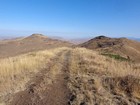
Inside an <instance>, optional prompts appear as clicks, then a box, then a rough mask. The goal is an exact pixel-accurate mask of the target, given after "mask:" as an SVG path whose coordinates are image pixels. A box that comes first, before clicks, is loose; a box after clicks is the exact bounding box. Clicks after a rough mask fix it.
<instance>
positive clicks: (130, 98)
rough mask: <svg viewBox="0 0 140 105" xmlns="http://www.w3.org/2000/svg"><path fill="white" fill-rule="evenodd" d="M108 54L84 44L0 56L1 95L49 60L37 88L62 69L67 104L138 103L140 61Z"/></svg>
mask: <svg viewBox="0 0 140 105" xmlns="http://www.w3.org/2000/svg"><path fill="white" fill-rule="evenodd" d="M66 52H68V54H65V53H66ZM61 54H62V55H61ZM63 55H65V56H63ZM107 56H111V57H107ZM107 56H104V55H100V54H99V53H98V52H96V51H92V50H87V49H86V48H73V49H72V48H56V49H52V50H45V51H39V52H31V53H27V54H24V55H20V56H16V57H11V58H6V59H1V60H0V76H1V77H0V81H1V82H0V95H1V97H2V96H4V95H7V94H9V93H10V94H13V93H15V92H18V91H21V90H24V89H25V84H27V82H28V81H29V80H30V79H31V77H33V76H34V75H35V74H37V73H38V72H39V71H40V70H42V69H45V68H47V66H49V65H50V64H51V65H52V66H51V68H50V71H49V72H48V74H47V75H46V74H44V77H43V80H42V81H41V83H40V82H39V84H38V85H39V88H42V87H40V84H41V86H46V85H47V84H48V83H49V81H50V83H55V82H54V81H52V80H53V78H56V75H58V74H63V72H64V71H65V72H66V73H68V74H67V76H69V77H66V78H68V84H67V86H68V88H69V89H70V92H71V96H70V100H69V104H70V105H95V104H99V105H124V104H128V105H133V104H138V103H139V101H140V100H139V98H140V92H139V88H140V84H139V82H140V65H139V64H135V63H134V62H128V61H127V60H123V62H122V59H123V58H122V57H121V56H118V55H112V54H111V55H110V54H109V55H107ZM55 57H56V58H57V59H54V58H55ZM112 58H115V59H119V60H114V59H112ZM51 59H53V62H51ZM58 59H59V60H58ZM120 59H121V60H120ZM55 60H56V62H55ZM50 62H51V63H50ZM65 66H66V67H65ZM63 69H64V71H62V70H63ZM65 69H66V70H65ZM45 76H47V77H45ZM57 78H58V77H57ZM40 80H41V79H40ZM57 80H58V79H57ZM46 81H47V82H46ZM56 82H57V81H56ZM44 83H45V84H44ZM43 84H44V85H43ZM38 85H37V86H36V88H38ZM36 88H35V89H36ZM43 89H46V88H45V87H44V88H43ZM43 89H36V90H34V91H36V92H38V94H42V93H41V92H40V91H44V90H43Z"/></svg>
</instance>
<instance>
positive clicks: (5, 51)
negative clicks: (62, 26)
mask: <svg viewBox="0 0 140 105" xmlns="http://www.w3.org/2000/svg"><path fill="white" fill-rule="evenodd" d="M64 46H71V43H69V42H66V41H60V40H56V39H51V38H49V37H47V36H44V35H42V34H32V35H30V36H28V37H22V38H17V39H10V40H3V41H0V58H1V57H9V56H15V55H18V54H23V53H27V52H31V51H38V50H44V49H51V48H56V47H64Z"/></svg>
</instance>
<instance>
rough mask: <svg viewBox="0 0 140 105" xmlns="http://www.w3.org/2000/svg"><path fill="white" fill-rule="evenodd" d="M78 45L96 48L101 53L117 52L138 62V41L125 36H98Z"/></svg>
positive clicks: (139, 43) (139, 51)
mask: <svg viewBox="0 0 140 105" xmlns="http://www.w3.org/2000/svg"><path fill="white" fill-rule="evenodd" d="M79 46H81V47H85V48H88V49H92V50H97V51H100V52H101V53H111V54H119V55H121V56H123V57H125V58H127V57H129V58H130V59H132V60H133V61H136V62H140V42H137V41H134V40H129V39H127V38H110V37H106V36H98V37H95V38H93V39H90V40H89V41H87V42H85V43H82V44H79Z"/></svg>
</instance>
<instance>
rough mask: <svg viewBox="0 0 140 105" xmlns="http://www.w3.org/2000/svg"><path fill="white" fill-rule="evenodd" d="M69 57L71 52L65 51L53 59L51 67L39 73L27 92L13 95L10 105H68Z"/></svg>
mask: <svg viewBox="0 0 140 105" xmlns="http://www.w3.org/2000/svg"><path fill="white" fill-rule="evenodd" d="M69 56H70V51H65V52H63V53H60V54H59V55H58V56H57V58H53V59H52V62H50V65H49V67H48V68H47V69H45V70H42V71H41V72H40V73H38V74H37V75H36V76H35V77H34V78H33V79H32V80H31V81H30V82H29V83H28V84H27V89H26V90H24V91H21V92H18V93H16V94H15V95H13V96H12V97H13V98H12V99H11V100H10V101H9V102H8V105H67V104H68V99H69V95H70V91H69V89H68V88H67V81H68V72H69V71H68V59H69V58H68V57H69ZM55 67H58V68H55ZM59 67H60V68H59ZM55 69H56V71H55ZM59 70H60V71H59ZM53 71H54V72H55V73H54V72H53Z"/></svg>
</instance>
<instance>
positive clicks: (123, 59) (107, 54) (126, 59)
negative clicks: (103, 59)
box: [101, 53, 130, 61]
mask: <svg viewBox="0 0 140 105" xmlns="http://www.w3.org/2000/svg"><path fill="white" fill-rule="evenodd" d="M101 55H104V56H108V57H110V58H113V59H116V60H120V61H130V59H129V58H125V57H122V56H120V55H116V54H109V53H101Z"/></svg>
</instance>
